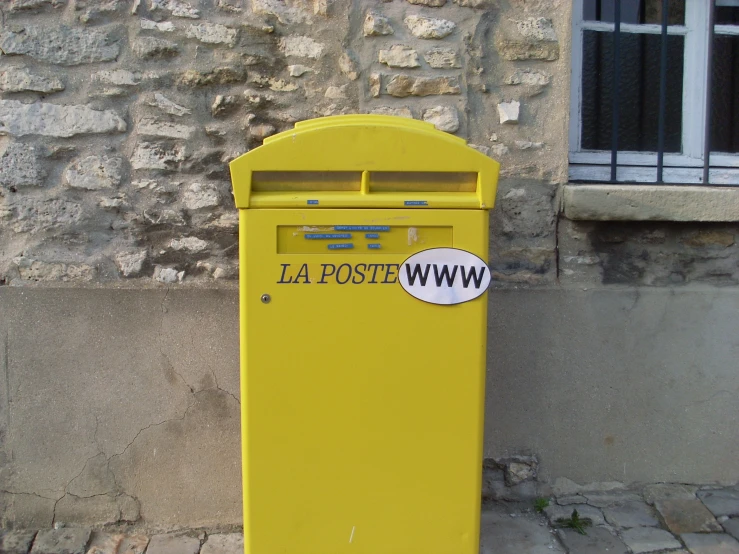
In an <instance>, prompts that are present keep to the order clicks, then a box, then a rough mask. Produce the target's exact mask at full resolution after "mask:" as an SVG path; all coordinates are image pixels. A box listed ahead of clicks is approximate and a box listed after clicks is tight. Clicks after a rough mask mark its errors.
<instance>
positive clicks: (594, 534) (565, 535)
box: [557, 527, 629, 554]
mask: <svg viewBox="0 0 739 554" xmlns="http://www.w3.org/2000/svg"><path fill="white" fill-rule="evenodd" d="M557 534H558V535H559V538H560V539H561V540H562V542H563V543H564V545H565V547H566V548H567V552H569V553H570V554H603V553H604V552H608V554H627V553H628V552H629V550H628V548H627V547H626V545H625V544H624V543H623V542H622V541H621V540H620V539H619V538H617V537H614V536H613V535H612V534H611V533H609V532H608V530H607V529H604V528H602V527H596V528H594V529H592V528H589V529H588V530H587V535H581V534H580V533H578V532H577V531H573V530H572V529H560V530H559V531H558V533H557Z"/></svg>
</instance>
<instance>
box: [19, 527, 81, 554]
mask: <svg viewBox="0 0 739 554" xmlns="http://www.w3.org/2000/svg"><path fill="white" fill-rule="evenodd" d="M89 539H90V529H88V528H85V527H77V528H75V527H69V528H62V529H46V530H44V531H39V532H38V535H36V540H34V541H33V548H32V549H31V554H85V547H86V546H87V541H88V540H89Z"/></svg>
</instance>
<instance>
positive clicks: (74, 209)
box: [6, 197, 85, 233]
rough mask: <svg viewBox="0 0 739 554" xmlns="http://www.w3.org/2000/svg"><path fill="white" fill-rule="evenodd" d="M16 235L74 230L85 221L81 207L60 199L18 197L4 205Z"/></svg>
mask: <svg viewBox="0 0 739 554" xmlns="http://www.w3.org/2000/svg"><path fill="white" fill-rule="evenodd" d="M6 208H7V209H9V210H10V212H11V213H12V214H13V218H12V221H13V223H12V229H13V230H14V231H15V232H16V233H24V232H38V231H42V230H59V229H64V230H69V229H74V228H75V227H76V226H77V225H78V224H79V223H81V222H83V221H84V220H85V214H84V211H83V209H82V205H81V204H78V203H76V202H72V201H70V200H64V199H61V198H50V199H45V200H42V199H39V198H32V197H19V198H16V199H15V200H13V201H12V202H8V203H6Z"/></svg>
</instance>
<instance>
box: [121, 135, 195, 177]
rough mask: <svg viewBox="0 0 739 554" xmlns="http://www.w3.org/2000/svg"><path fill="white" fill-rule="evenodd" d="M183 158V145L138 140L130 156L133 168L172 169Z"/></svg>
mask: <svg viewBox="0 0 739 554" xmlns="http://www.w3.org/2000/svg"><path fill="white" fill-rule="evenodd" d="M184 159H185V150H184V147H182V146H180V145H175V146H167V145H164V144H156V143H152V142H140V143H138V144H137V145H136V147H135V148H134V151H133V155H132V156H131V167H133V168H134V169H164V170H169V171H173V170H175V169H176V168H177V166H178V164H179V163H180V162H181V161H183V160H184Z"/></svg>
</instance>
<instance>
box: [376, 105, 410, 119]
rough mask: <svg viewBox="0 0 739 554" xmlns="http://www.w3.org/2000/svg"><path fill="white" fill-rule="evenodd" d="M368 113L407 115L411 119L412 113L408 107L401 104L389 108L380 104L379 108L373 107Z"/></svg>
mask: <svg viewBox="0 0 739 554" xmlns="http://www.w3.org/2000/svg"><path fill="white" fill-rule="evenodd" d="M370 113H374V114H378V115H394V116H396V117H407V118H408V119H413V114H412V113H411V110H410V108H408V107H407V106H403V107H402V108H391V107H389V106H380V107H379V108H373V109H372V110H371V111H370Z"/></svg>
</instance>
